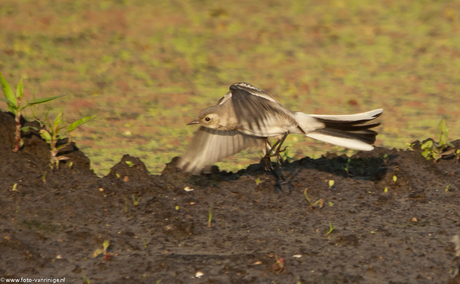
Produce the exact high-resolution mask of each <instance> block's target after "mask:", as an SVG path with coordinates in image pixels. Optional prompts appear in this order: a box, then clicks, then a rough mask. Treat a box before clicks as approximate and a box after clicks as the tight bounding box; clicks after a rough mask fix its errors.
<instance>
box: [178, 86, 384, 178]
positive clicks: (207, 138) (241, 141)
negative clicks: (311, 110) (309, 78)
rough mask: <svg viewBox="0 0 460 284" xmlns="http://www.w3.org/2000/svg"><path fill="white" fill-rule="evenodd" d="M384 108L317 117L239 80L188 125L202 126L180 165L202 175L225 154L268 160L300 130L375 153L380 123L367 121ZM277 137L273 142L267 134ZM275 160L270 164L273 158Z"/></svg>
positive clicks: (300, 132)
mask: <svg viewBox="0 0 460 284" xmlns="http://www.w3.org/2000/svg"><path fill="white" fill-rule="evenodd" d="M382 112H383V109H376V110H372V111H368V112H364V113H358V114H350V115H316V114H305V113H303V112H298V111H289V110H287V109H286V108H284V107H283V106H282V105H281V104H280V103H278V102H277V101H276V100H275V99H273V98H272V97H271V96H270V95H269V94H267V93H266V92H264V91H262V90H260V89H258V88H256V87H254V86H252V85H251V84H248V83H235V84H233V85H231V86H230V92H228V93H227V94H225V95H224V96H223V97H222V98H221V99H220V100H219V101H218V102H217V105H215V106H211V107H208V108H206V109H204V110H202V111H201V112H200V114H199V115H198V118H197V119H196V120H193V121H191V122H189V123H188V124H187V125H194V124H198V125H200V128H199V129H198V131H197V132H196V133H195V137H194V138H193V140H192V143H191V144H190V146H189V147H188V149H187V150H186V152H185V154H184V155H182V157H181V159H180V161H179V163H178V166H179V167H180V168H182V169H184V170H185V171H188V172H192V173H194V174H197V173H200V172H201V170H202V169H203V168H204V167H205V166H210V165H212V164H214V163H216V162H218V161H220V160H221V159H223V158H226V157H228V156H232V155H234V154H236V153H238V152H240V151H242V150H244V149H247V148H261V149H262V150H263V151H264V154H265V157H264V158H263V159H265V161H267V159H268V161H270V157H271V156H276V157H277V158H278V162H281V161H282V159H281V156H280V155H279V153H280V152H282V151H284V150H281V145H282V144H283V142H284V139H286V136H287V135H288V134H301V135H304V136H308V137H311V138H314V139H317V140H320V141H324V142H328V143H331V144H334V145H337V146H342V147H346V148H350V149H355V150H362V151H371V150H373V149H374V147H373V146H372V144H374V142H375V137H376V136H377V132H375V131H373V130H371V128H374V127H376V126H379V125H380V123H370V124H366V122H369V121H371V120H374V119H375V118H377V117H379V116H380V115H381V114H382ZM272 137H273V138H276V143H275V144H274V145H273V146H272V145H270V143H269V141H268V138H272ZM270 163H271V162H270Z"/></svg>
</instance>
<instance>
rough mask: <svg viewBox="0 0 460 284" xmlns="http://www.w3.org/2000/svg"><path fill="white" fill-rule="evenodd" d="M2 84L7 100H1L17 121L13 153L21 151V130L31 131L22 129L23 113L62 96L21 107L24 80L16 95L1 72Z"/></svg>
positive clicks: (26, 128) (35, 101) (17, 88)
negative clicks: (29, 108)
mask: <svg viewBox="0 0 460 284" xmlns="http://www.w3.org/2000/svg"><path fill="white" fill-rule="evenodd" d="M0 82H1V84H2V89H3V95H4V96H5V99H0V100H1V101H4V102H6V104H7V105H8V109H9V110H10V111H11V112H12V113H13V115H14V118H15V121H16V134H15V140H14V149H13V152H17V151H19V147H20V144H21V143H22V142H21V130H22V131H28V130H29V127H21V115H22V111H23V110H24V109H26V108H28V107H31V106H33V105H38V104H43V103H46V102H49V101H52V100H55V99H57V98H60V97H62V96H55V97H48V98H43V99H38V100H35V99H34V100H33V101H32V102H27V104H26V105H25V106H21V100H22V97H23V96H24V90H23V84H22V78H21V80H19V83H18V86H17V87H16V94H15V93H13V90H12V89H11V88H10V86H9V85H8V82H6V80H5V78H4V77H3V75H2V73H1V72H0Z"/></svg>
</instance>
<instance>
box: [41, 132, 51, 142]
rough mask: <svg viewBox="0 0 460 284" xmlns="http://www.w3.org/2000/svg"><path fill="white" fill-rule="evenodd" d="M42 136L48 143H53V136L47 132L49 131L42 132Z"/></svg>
mask: <svg viewBox="0 0 460 284" xmlns="http://www.w3.org/2000/svg"><path fill="white" fill-rule="evenodd" d="M40 136H41V137H42V138H43V139H45V141H46V143H50V142H51V140H52V139H51V135H50V133H49V132H48V131H47V130H44V129H42V130H40Z"/></svg>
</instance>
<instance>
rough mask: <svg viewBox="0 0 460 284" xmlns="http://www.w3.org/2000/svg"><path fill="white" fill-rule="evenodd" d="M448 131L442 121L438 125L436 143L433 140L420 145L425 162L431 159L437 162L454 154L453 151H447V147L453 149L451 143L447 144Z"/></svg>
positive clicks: (444, 122)
mask: <svg viewBox="0 0 460 284" xmlns="http://www.w3.org/2000/svg"><path fill="white" fill-rule="evenodd" d="M448 135H449V129H448V128H447V125H446V121H445V120H444V119H443V120H441V121H440V122H439V124H438V140H439V141H438V142H435V141H434V140H433V139H428V140H426V141H424V142H423V143H422V155H423V157H425V159H427V160H431V159H433V160H434V162H438V161H439V160H440V159H441V158H442V157H444V156H449V155H452V154H454V153H455V149H450V150H447V148H449V147H454V145H453V144H452V143H448V142H447V137H448Z"/></svg>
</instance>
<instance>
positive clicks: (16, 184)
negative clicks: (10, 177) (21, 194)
mask: <svg viewBox="0 0 460 284" xmlns="http://www.w3.org/2000/svg"><path fill="white" fill-rule="evenodd" d="M12 191H18V183H15V184H13V189H12Z"/></svg>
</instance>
